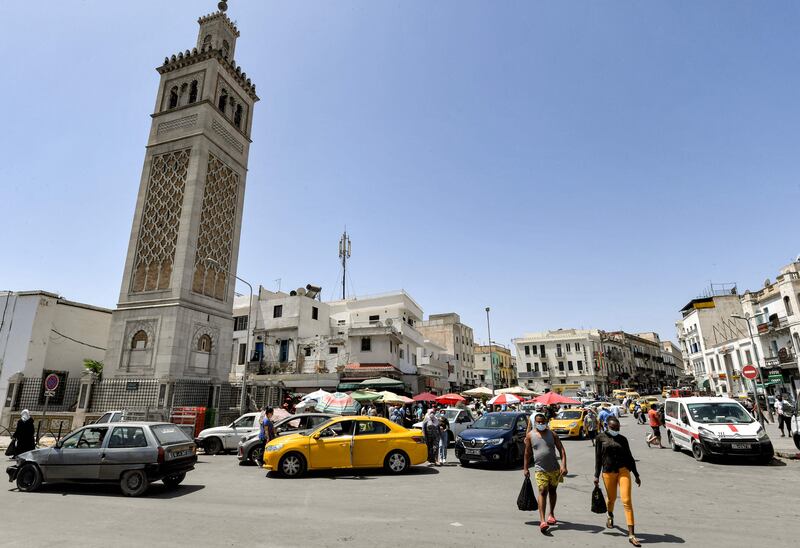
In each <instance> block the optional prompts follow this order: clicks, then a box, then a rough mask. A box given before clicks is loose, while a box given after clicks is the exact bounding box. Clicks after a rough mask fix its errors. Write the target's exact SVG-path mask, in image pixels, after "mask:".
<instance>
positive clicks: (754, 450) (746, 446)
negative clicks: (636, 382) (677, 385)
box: [664, 397, 775, 464]
mask: <svg viewBox="0 0 800 548" xmlns="http://www.w3.org/2000/svg"><path fill="white" fill-rule="evenodd" d="M664 419H665V421H666V426H667V440H668V441H669V444H670V446H671V447H672V449H673V450H674V451H681V450H682V449H688V450H690V451H691V452H692V455H693V456H694V458H695V459H697V460H698V461H705V460H708V459H709V458H710V457H712V456H719V457H729V456H743V457H754V458H756V459H758V460H759V462H761V463H763V464H768V463H770V462H771V461H772V457H773V456H774V454H775V451H774V449H773V447H772V442H771V441H770V439H769V436H768V435H767V431H766V430H765V429H764V427H763V426H761V424H759V423H758V421H756V420H755V419H754V418H753V416H752V415H750V413H748V412H747V410H746V409H745V408H744V407H742V405H741V404H740V403H739V402H737V401H736V400H732V399H730V398H720V397H709V398H706V397H688V398H687V397H681V398H668V399H667V401H666V403H665V405H664Z"/></svg>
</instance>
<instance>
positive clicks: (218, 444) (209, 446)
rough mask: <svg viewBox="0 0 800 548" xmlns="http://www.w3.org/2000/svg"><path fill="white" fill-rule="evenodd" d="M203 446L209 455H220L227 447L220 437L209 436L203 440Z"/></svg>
mask: <svg viewBox="0 0 800 548" xmlns="http://www.w3.org/2000/svg"><path fill="white" fill-rule="evenodd" d="M203 448H204V450H205V452H206V454H207V455H219V454H220V453H222V451H223V450H224V449H225V448H224V447H223V446H222V440H220V439H219V438H208V439H207V440H205V441H204V442H203Z"/></svg>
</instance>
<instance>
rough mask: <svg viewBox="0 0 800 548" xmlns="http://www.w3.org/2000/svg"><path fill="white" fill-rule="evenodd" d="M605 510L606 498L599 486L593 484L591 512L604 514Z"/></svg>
mask: <svg viewBox="0 0 800 548" xmlns="http://www.w3.org/2000/svg"><path fill="white" fill-rule="evenodd" d="M607 511H608V508H607V507H606V498H605V497H604V496H603V492H602V491H601V490H600V486H599V485H595V487H594V490H593V491H592V512H594V513H595V514H605V513H606V512H607Z"/></svg>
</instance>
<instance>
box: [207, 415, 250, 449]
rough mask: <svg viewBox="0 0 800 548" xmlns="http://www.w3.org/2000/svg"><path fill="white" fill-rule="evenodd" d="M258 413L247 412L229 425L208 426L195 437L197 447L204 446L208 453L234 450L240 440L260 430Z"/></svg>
mask: <svg viewBox="0 0 800 548" xmlns="http://www.w3.org/2000/svg"><path fill="white" fill-rule="evenodd" d="M257 419H258V413H245V414H244V415H242V416H241V417H239V418H238V419H236V420H235V421H233V422H232V423H230V424H229V425H227V426H215V427H214V428H206V429H205V430H203V431H202V432H200V433H199V434H198V435H197V437H196V438H195V439H194V442H195V443H196V444H197V447H202V448H203V450H204V451H205V452H206V454H208V455H217V454H219V453H222V452H225V451H233V450H235V449H236V448H238V447H239V440H241V439H242V436H246V435H248V434H250V433H251V432H255V431H256V430H258V424H257V422H258V421H257Z"/></svg>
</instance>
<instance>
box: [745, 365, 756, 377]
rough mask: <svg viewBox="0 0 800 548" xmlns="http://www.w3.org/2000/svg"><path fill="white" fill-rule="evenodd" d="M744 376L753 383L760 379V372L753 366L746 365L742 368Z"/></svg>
mask: <svg viewBox="0 0 800 548" xmlns="http://www.w3.org/2000/svg"><path fill="white" fill-rule="evenodd" d="M742 376H744V378H745V379H750V380H751V381H752V380H753V379H755V378H756V377H758V371H757V370H756V368H755V367H753V366H752V365H745V366H744V367H743V368H742Z"/></svg>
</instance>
